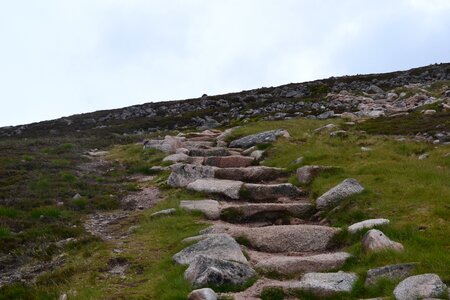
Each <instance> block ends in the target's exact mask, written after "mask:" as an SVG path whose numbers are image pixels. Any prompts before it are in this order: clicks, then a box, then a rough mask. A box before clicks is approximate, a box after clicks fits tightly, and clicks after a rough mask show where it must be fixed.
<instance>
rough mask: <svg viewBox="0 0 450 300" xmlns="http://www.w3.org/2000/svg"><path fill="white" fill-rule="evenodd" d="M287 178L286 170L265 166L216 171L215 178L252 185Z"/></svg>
mask: <svg viewBox="0 0 450 300" xmlns="http://www.w3.org/2000/svg"><path fill="white" fill-rule="evenodd" d="M285 176H287V171H286V170H285V169H281V168H271V167H264V166H251V167H246V168H220V169H215V170H214V177H215V178H217V179H228V180H239V181H243V182H250V183H255V182H266V181H272V180H276V179H279V178H281V177H285Z"/></svg>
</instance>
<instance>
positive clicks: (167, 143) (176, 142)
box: [144, 135, 184, 154]
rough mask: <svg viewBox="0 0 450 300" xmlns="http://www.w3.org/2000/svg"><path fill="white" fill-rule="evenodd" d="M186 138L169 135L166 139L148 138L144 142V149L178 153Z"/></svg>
mask: <svg viewBox="0 0 450 300" xmlns="http://www.w3.org/2000/svg"><path fill="white" fill-rule="evenodd" d="M183 142H184V138H178V137H173V136H170V135H167V136H166V137H165V138H164V140H148V141H145V142H144V149H151V148H154V149H157V150H160V151H162V152H164V153H168V154H172V153H176V151H177V149H178V148H183V147H184V143H183Z"/></svg>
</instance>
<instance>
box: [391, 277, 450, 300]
mask: <svg viewBox="0 0 450 300" xmlns="http://www.w3.org/2000/svg"><path fill="white" fill-rule="evenodd" d="M446 289H447V287H446V285H445V284H444V283H443V282H442V280H441V278H439V276H438V275H436V274H422V275H416V276H411V277H408V278H406V279H404V280H403V281H402V282H400V283H399V284H398V285H397V286H396V287H395V289H394V296H395V299H397V300H415V299H425V298H439V297H442V295H443V294H444V293H445V290H446Z"/></svg>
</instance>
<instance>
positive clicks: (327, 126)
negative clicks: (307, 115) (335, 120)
mask: <svg viewBox="0 0 450 300" xmlns="http://www.w3.org/2000/svg"><path fill="white" fill-rule="evenodd" d="M333 128H336V125H334V124H327V125H325V126H322V127H319V128H316V129H314V132H316V133H319V132H322V131H325V130H331V129H333Z"/></svg>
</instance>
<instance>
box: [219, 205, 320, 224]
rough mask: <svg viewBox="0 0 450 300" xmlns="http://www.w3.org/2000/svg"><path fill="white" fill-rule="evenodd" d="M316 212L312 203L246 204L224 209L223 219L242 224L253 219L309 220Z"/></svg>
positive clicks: (229, 206) (228, 206)
mask: <svg viewBox="0 0 450 300" xmlns="http://www.w3.org/2000/svg"><path fill="white" fill-rule="evenodd" d="M313 212H314V206H313V205H312V204H310V203H302V202H293V203H244V204H232V205H227V206H226V207H224V208H222V211H221V219H223V220H226V221H228V222H231V223H241V222H245V221H249V220H251V219H257V220H260V219H263V220H269V219H274V220H275V219H279V218H281V217H285V216H291V217H296V218H309V217H310V216H311V215H312V214H313Z"/></svg>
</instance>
